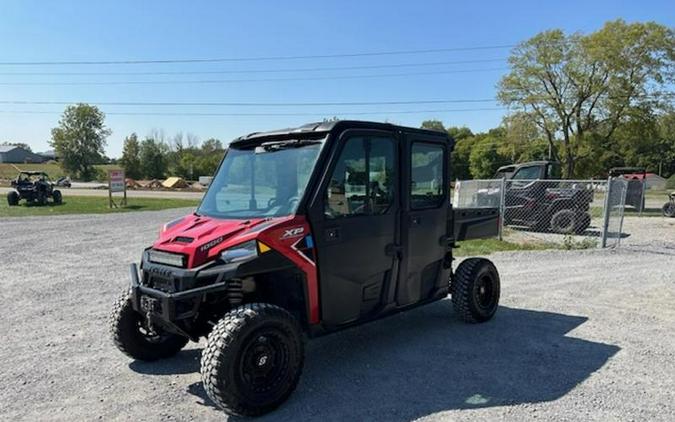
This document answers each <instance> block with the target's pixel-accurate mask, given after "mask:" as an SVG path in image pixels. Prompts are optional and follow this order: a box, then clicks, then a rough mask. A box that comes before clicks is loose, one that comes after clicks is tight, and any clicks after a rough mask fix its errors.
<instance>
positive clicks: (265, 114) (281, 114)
mask: <svg viewBox="0 0 675 422" xmlns="http://www.w3.org/2000/svg"><path fill="white" fill-rule="evenodd" d="M504 109H505V108H504V107H482V108H462V109H435V110H386V111H357V112H340V113H333V112H325V113H200V112H185V113H178V112H176V113H171V112H169V113H165V112H106V113H105V114H106V115H112V116H202V117H212V116H213V117H215V116H220V117H222V116H229V117H279V116H314V117H316V116H321V117H326V116H333V115H336V114H337V115H344V116H371V115H380V114H425V113H453V112H470V111H495V110H504ZM0 113H3V114H51V115H60V114H62V112H60V111H38V110H0Z"/></svg>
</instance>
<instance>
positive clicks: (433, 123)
mask: <svg viewBox="0 0 675 422" xmlns="http://www.w3.org/2000/svg"><path fill="white" fill-rule="evenodd" d="M420 127H421V128H422V129H429V130H435V131H438V132H445V131H446V129H445V126H443V122H441V121H440V120H425V121H423V122H422V125H421V126H420Z"/></svg>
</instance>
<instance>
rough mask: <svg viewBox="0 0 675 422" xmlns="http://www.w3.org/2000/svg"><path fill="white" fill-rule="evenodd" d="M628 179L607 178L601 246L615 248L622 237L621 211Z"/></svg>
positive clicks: (624, 205) (623, 207) (623, 205)
mask: <svg viewBox="0 0 675 422" xmlns="http://www.w3.org/2000/svg"><path fill="white" fill-rule="evenodd" d="M626 192H628V181H626V180H625V179H624V178H621V177H610V178H609V179H608V180H607V192H606V195H605V207H604V214H605V215H604V218H603V221H604V224H603V227H602V247H603V248H615V247H617V246H619V244H620V243H621V238H622V237H623V235H624V234H623V232H622V230H623V213H624V209H625V207H626Z"/></svg>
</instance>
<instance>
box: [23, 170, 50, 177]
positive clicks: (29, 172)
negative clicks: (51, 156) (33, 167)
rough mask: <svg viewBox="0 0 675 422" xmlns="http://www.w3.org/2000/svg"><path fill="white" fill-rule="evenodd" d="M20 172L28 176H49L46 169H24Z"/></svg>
mask: <svg viewBox="0 0 675 422" xmlns="http://www.w3.org/2000/svg"><path fill="white" fill-rule="evenodd" d="M19 174H27V175H28V176H40V175H45V176H48V174H47V173H45V172H44V171H24V170H21V171H20V172H19Z"/></svg>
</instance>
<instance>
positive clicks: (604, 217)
mask: <svg viewBox="0 0 675 422" xmlns="http://www.w3.org/2000/svg"><path fill="white" fill-rule="evenodd" d="M611 193H612V176H609V177H608V178H607V189H605V207H604V209H603V210H602V242H601V243H600V247H602V248H606V247H607V228H608V226H609V213H610V210H609V196H610V195H611Z"/></svg>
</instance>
